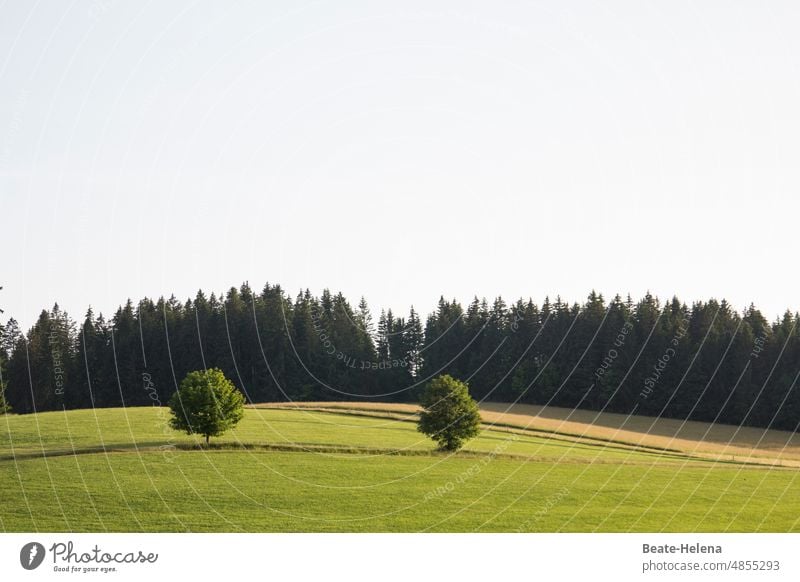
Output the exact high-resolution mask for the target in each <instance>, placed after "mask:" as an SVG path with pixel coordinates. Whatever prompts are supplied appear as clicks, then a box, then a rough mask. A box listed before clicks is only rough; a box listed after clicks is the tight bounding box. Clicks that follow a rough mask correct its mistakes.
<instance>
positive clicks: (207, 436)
mask: <svg viewBox="0 0 800 582" xmlns="http://www.w3.org/2000/svg"><path fill="white" fill-rule="evenodd" d="M208 438H209V435H206V446H208Z"/></svg>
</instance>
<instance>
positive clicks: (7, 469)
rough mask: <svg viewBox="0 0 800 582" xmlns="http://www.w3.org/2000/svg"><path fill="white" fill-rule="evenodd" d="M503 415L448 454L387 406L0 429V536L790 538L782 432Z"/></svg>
mask: <svg viewBox="0 0 800 582" xmlns="http://www.w3.org/2000/svg"><path fill="white" fill-rule="evenodd" d="M499 406H500V405H487V406H486V407H484V409H483V411H482V414H483V417H484V420H485V421H486V422H487V423H488V424H486V426H485V428H484V431H483V432H482V434H481V436H480V437H479V438H477V439H475V440H473V441H471V442H470V443H468V445H467V447H466V448H465V450H464V451H462V452H460V453H458V454H455V455H446V454H442V453H438V452H435V451H434V450H433V444H432V443H431V441H429V440H427V439H425V438H424V437H423V436H422V435H420V434H419V433H417V432H416V430H415V425H414V423H413V422H412V421H413V418H414V413H415V408H414V407H410V406H405V405H397V404H384V405H369V404H367V405H365V404H364V403H357V404H356V403H352V404H345V403H306V404H304V405H303V406H302V407H286V406H280V405H263V406H260V407H257V408H250V409H248V410H247V411H246V415H245V418H244V420H243V421H242V422H241V424H240V425H239V426H238V427H237V429H236V430H235V431H232V432H231V433H229V434H227V435H225V436H224V437H222V438H219V439H213V440H212V447H211V448H210V449H201V448H199V446H198V445H199V442H198V441H197V440H195V439H194V438H191V437H188V436H186V435H180V434H178V433H175V432H173V431H171V430H169V429H167V428H166V426H165V421H166V419H167V417H168V415H167V412H166V410H165V409H159V408H128V409H106V410H80V411H70V412H67V413H57V412H53V413H41V414H38V415H26V416H16V415H8V416H5V417H0V530H3V531H248V532H253V531H275V532H286V531H512V532H514V531H526V532H531V531H541V532H548V531H570V532H575V531H581V532H584V531H777V532H785V531H800V524H799V523H798V516H800V479H798V478H797V477H798V476H800V472H799V470H798V469H797V468H796V467H794V465H795V464H796V463H795V460H796V459H797V456H796V455H797V442H796V441H795V440H793V439H794V437H793V435H791V434H789V433H780V432H768V433H765V432H764V431H755V432H754V431H753V429H746V430H745V429H742V431H739V432H736V434H733V432H732V431H734V430H735V429H731V428H730V427H710V426H708V425H700V424H699V423H693V424H692V425H690V426H689V427H688V428H687V427H686V426H685V425H684V426H679V423H678V425H675V426H672V425H670V424H666V425H665V424H660V425H658V426H656V427H653V428H652V429H651V430H650V432H649V433H648V432H647V431H646V430H644V427H647V426H649V425H652V419H644V418H641V417H639V418H635V419H627V421H626V423H625V424H622V426H621V427H620V423H622V420H621V419H616V418H614V417H615V416H616V415H607V416H604V417H599V418H596V419H594V421H592V419H591V418H587V417H584V416H576V415H571V416H569V415H567V414H566V413H562V412H560V411H558V409H555V410H550V409H548V410H547V411H541V410H536V409H533V408H516V409H513V410H509V411H507V410H505V407H504V408H498V407H499ZM581 414H584V413H581ZM587 414H592V415H593V414H594V413H587ZM589 421H592V422H589ZM671 422H674V421H671ZM695 425H696V426H695ZM730 435H733V437H732V438H731V436H730ZM703 436H705V438H704V439H701V438H699V437H703ZM693 438H694V439H696V440H693ZM784 441H786V444H785V445H784V446H783V447H780V446H778V445H779V444H780V443H781V442H784ZM731 445H733V446H731Z"/></svg>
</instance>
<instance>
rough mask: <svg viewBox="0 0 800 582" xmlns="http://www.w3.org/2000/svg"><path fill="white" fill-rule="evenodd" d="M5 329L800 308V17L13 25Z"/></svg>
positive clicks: (529, 16)
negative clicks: (582, 310) (624, 299)
mask: <svg viewBox="0 0 800 582" xmlns="http://www.w3.org/2000/svg"><path fill="white" fill-rule="evenodd" d="M0 14H2V16H1V17H0V249H2V250H0V285H2V286H3V287H4V289H3V290H2V291H0V308H2V309H4V310H5V315H4V316H3V317H4V318H5V319H7V318H8V317H9V316H13V317H15V318H16V319H17V320H18V321H20V322H21V323H22V325H23V327H24V328H27V327H28V326H30V325H32V323H33V322H34V321H35V318H36V317H37V315H38V313H39V312H40V311H41V310H42V309H43V308H49V307H50V306H52V304H53V303H55V302H56V301H57V302H58V303H59V304H60V305H61V306H62V307H63V308H65V309H66V310H67V311H68V312H69V313H70V314H71V315H72V316H73V317H75V318H77V319H79V320H80V319H82V317H83V314H84V313H85V311H86V309H87V307H88V306H89V305H92V306H93V308H94V309H95V312H97V311H102V312H104V313H105V314H108V313H109V312H111V311H113V310H114V309H115V308H116V307H117V306H118V305H119V304H120V303H123V302H124V301H125V300H126V299H127V298H128V297H130V298H132V299H134V300H137V299H138V298H141V297H143V296H150V297H158V296H159V295H170V294H172V293H174V294H175V295H176V296H177V297H178V298H179V299H185V298H186V297H189V296H194V294H195V293H196V291H197V290H198V289H199V288H202V289H204V290H205V291H206V292H211V291H217V292H219V291H222V290H225V289H227V288H228V287H230V286H231V285H237V286H238V285H239V284H241V283H242V282H243V281H249V282H250V285H251V286H252V287H254V288H255V289H260V288H261V287H262V286H263V285H264V283H266V282H270V283H280V284H281V285H282V286H283V287H284V288H285V289H286V290H287V291H289V292H290V293H291V294H292V295H294V294H295V293H296V292H297V291H298V290H299V289H301V288H309V289H311V291H312V292H313V293H319V292H321V291H322V289H324V288H326V287H327V288H330V289H332V290H334V291H342V292H343V293H344V294H345V296H347V297H348V298H350V299H351V301H352V302H353V303H356V302H357V301H358V298H359V297H361V296H362V295H363V296H365V297H366V299H367V301H368V302H369V304H370V306H371V307H372V309H373V311H375V312H377V311H379V310H380V308H392V309H393V310H394V311H395V312H396V313H407V310H408V308H409V307H410V306H411V305H414V306H415V308H416V309H417V310H418V311H421V312H422V313H428V312H429V311H431V310H432V309H433V308H434V306H435V304H436V302H437V300H438V298H439V296H440V295H444V296H446V297H454V298H457V299H459V300H462V301H468V300H470V299H471V298H472V296H473V295H478V296H486V297H488V298H490V299H491V298H492V297H494V296H496V295H502V296H503V297H504V298H506V299H507V300H513V299H516V298H518V297H525V298H527V297H533V298H534V300H536V301H537V302H541V300H542V299H543V298H544V297H545V296H546V295H550V296H551V297H554V296H555V295H557V294H560V295H561V296H562V297H563V298H564V299H566V300H568V301H582V300H584V299H585V297H586V296H587V295H588V293H589V292H590V291H591V290H592V289H596V290H597V291H599V292H602V293H604V294H605V295H606V296H607V297H611V296H613V295H614V294H615V293H617V292H619V293H621V294H623V295H624V294H626V293H630V294H631V295H632V296H633V297H634V298H636V297H640V296H641V295H643V294H644V293H645V292H646V291H647V290H650V291H651V292H652V293H654V294H656V295H658V296H660V297H662V298H669V297H671V296H672V295H678V296H679V297H680V298H681V299H684V300H685V301H687V302H691V301H694V300H707V299H709V298H711V297H715V298H727V299H728V300H729V301H730V302H731V303H732V304H733V305H734V306H735V307H736V308H739V309H741V308H744V307H745V306H747V305H748V304H749V303H750V302H754V303H755V304H756V305H757V306H758V307H760V308H761V309H762V311H763V312H764V314H765V315H766V316H767V317H768V318H770V319H772V318H774V317H777V316H778V315H779V314H781V313H782V312H783V311H784V310H785V309H787V308H789V309H791V310H792V311H796V310H800V277H799V276H798V275H797V262H796V248H797V240H798V239H797V232H798V228H797V227H798V209H800V202H799V201H798V193H800V164H798V160H800V108H799V107H798V106H797V104H798V103H800V36H799V35H797V34H796V29H797V23H798V22H800V3H797V2H788V1H787V2H769V3H763V2H756V1H753V2H730V1H724V2H713V1H707V2H697V3H694V2H643V1H640V0H635V1H630V2H613V1H612V2H602V3H600V2H568V3H567V2H560V1H557V0H553V1H538V2H464V1H461V2H429V1H427V2H413V1H412V2H407V1H404V2H387V3H375V2H332V1H328V2H303V1H296V0H292V1H290V2H237V3H232V2H181V1H173V2H144V1H142V2H138V1H137V2H123V1H121V0H90V1H74V2H62V1H55V0H52V1H42V2H29V1H27V0H26V1H22V0H19V1H10V2H5V3H3V4H2V5H1V6H0Z"/></svg>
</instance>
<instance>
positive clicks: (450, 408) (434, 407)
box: [417, 374, 481, 451]
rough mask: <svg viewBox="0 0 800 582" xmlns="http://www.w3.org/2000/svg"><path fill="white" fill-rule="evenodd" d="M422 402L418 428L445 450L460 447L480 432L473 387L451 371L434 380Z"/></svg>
mask: <svg viewBox="0 0 800 582" xmlns="http://www.w3.org/2000/svg"><path fill="white" fill-rule="evenodd" d="M420 405H421V406H422V412H421V413H420V415H419V423H418V425H417V430H419V432H421V433H423V434H425V435H427V436H429V437H431V438H432V439H433V440H434V441H435V442H436V443H437V444H438V445H439V448H440V449H441V450H443V451H457V450H458V449H460V448H461V447H462V446H463V445H464V443H465V442H466V441H468V440H469V439H471V438H474V437H476V436H478V433H479V432H480V426H481V415H480V412H479V411H478V404H477V403H476V402H475V400H473V399H472V397H471V396H470V395H469V387H468V386H467V385H466V384H465V383H464V382H461V381H459V380H456V379H455V378H453V377H452V376H450V375H447V374H445V375H443V376H438V377H436V378H434V379H433V380H431V381H430V382H429V383H428V386H427V387H426V388H425V391H424V392H423V393H422V398H420Z"/></svg>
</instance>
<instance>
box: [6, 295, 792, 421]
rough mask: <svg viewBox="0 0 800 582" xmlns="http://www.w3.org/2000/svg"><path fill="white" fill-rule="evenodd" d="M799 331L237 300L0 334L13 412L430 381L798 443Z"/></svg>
mask: <svg viewBox="0 0 800 582" xmlns="http://www.w3.org/2000/svg"><path fill="white" fill-rule="evenodd" d="M798 319H800V315H798V314H796V313H795V314H792V313H790V312H786V313H785V314H784V316H783V317H782V318H779V319H778V320H776V321H773V322H771V323H770V322H768V321H767V320H766V319H765V318H764V316H763V315H762V314H761V313H760V312H759V311H758V310H757V309H756V308H755V307H754V306H752V305H751V306H750V307H749V308H747V309H745V310H744V311H742V312H738V311H737V310H736V309H734V308H732V307H731V305H730V304H729V303H728V302H726V301H725V300H722V301H717V300H714V299H712V300H709V301H706V302H702V301H698V302H694V303H692V304H691V306H687V305H686V304H685V303H683V302H681V301H680V300H678V299H677V298H673V299H671V300H669V301H667V302H664V303H663V304H662V302H661V301H660V300H659V299H657V298H655V297H653V296H652V295H651V294H649V293H648V294H646V295H645V296H644V297H643V298H641V299H639V300H638V301H636V302H634V301H633V300H632V299H631V298H630V297H627V298H625V299H623V298H621V297H620V296H616V297H614V298H613V299H612V300H611V301H606V300H605V299H604V297H603V296H602V295H600V294H598V293H595V292H592V293H591V294H590V295H589V296H588V298H587V300H586V301H585V302H584V303H583V304H578V303H573V304H568V303H565V302H562V301H561V300H560V299H559V298H557V299H556V300H555V301H552V302H551V301H550V300H549V299H545V300H544V302H542V303H541V304H540V305H539V304H537V303H534V302H533V301H532V300H531V299H528V300H523V299H519V300H517V301H516V302H513V303H506V302H505V301H504V300H503V299H502V298H499V297H498V298H497V299H495V300H494V301H493V302H491V303H489V302H487V301H486V300H485V299H482V300H481V299H478V298H475V299H474V300H473V301H472V302H470V303H469V304H467V305H466V306H464V305H462V304H461V303H459V302H458V301H456V300H449V301H448V300H445V299H444V298H441V299H440V300H439V303H438V305H437V307H436V310H435V311H434V312H433V313H431V314H430V315H428V316H427V318H425V319H424V321H423V319H422V318H421V317H420V315H419V314H418V313H417V312H416V311H415V310H414V309H413V308H412V309H411V310H410V312H409V313H408V314H407V315H406V316H404V317H402V316H397V315H395V314H394V313H392V311H391V310H389V311H381V312H380V314H378V315H376V316H373V314H372V313H371V311H370V309H369V306H368V305H367V302H366V301H365V300H364V299H363V298H362V299H361V301H359V302H358V304H357V305H355V306H353V305H352V304H351V303H350V302H349V301H348V300H347V299H346V298H345V297H344V296H343V295H342V294H341V293H337V294H333V293H331V292H330V291H328V290H325V291H323V292H322V294H321V295H320V296H318V297H317V296H314V295H312V294H311V293H310V292H309V291H308V290H306V291H303V292H301V293H299V294H297V295H296V296H295V297H294V298H292V297H291V296H290V295H289V294H287V293H286V292H285V291H284V290H283V289H282V288H281V287H280V286H279V285H269V284H267V285H266V286H265V287H264V288H263V289H262V290H261V291H260V292H256V291H254V290H253V289H251V288H250V286H249V285H248V284H244V285H242V286H241V287H239V288H236V287H231V288H230V289H229V290H228V291H227V292H226V293H224V294H221V295H219V296H217V295H216V294H214V293H212V294H211V295H210V296H207V295H206V294H204V293H203V292H202V291H200V292H198V293H197V295H196V296H195V298H194V299H187V300H186V301H185V302H183V303H182V302H180V301H178V300H177V299H176V298H175V297H174V296H173V297H170V298H169V299H165V298H160V299H158V300H157V301H154V300H152V299H148V298H145V299H142V300H141V301H139V302H138V303H133V302H132V301H130V300H128V301H127V302H126V303H125V305H123V306H120V307H119V308H118V309H117V311H116V312H115V313H114V314H113V316H111V317H110V318H109V319H105V318H104V317H103V315H102V314H100V315H95V313H94V312H93V311H92V310H91V309H89V310H88V312H87V313H86V315H85V317H84V318H83V322H82V323H77V322H75V321H73V320H72V319H71V318H70V317H69V316H68V314H67V313H65V312H64V311H63V310H62V309H60V308H59V307H58V305H55V306H54V307H53V308H52V309H50V310H43V311H42V312H41V314H40V315H39V318H38V320H37V321H36V323H35V324H34V325H33V326H32V327H31V329H30V330H28V331H27V333H23V332H22V330H20V329H19V326H18V324H17V323H16V321H15V320H14V319H10V320H8V322H7V324H6V325H5V326H4V327H3V328H2V329H0V374H2V383H3V387H4V392H5V402H7V404H8V405H9V406H10V407H11V409H12V411H13V412H16V413H28V412H33V411H45V410H61V409H63V408H67V409H70V408H87V407H116V406H142V405H161V404H166V403H167V402H168V401H169V399H170V397H171V396H172V394H173V393H174V392H175V391H176V390H177V387H178V384H179V382H180V380H181V379H182V378H183V377H184V376H185V375H186V374H187V373H188V372H190V371H192V370H202V369H207V368H219V369H220V370H222V371H223V372H224V374H225V376H227V377H228V378H231V379H232V380H233V381H234V382H235V384H236V385H237V386H238V387H239V388H240V389H241V390H242V392H243V393H244V396H245V398H246V400H247V401H248V402H266V401H285V400H367V399H370V400H379V401H417V400H418V398H419V396H420V394H421V390H422V388H423V386H424V385H425V384H426V383H427V382H428V381H429V380H430V379H431V378H433V377H435V376H438V375H440V374H450V375H451V376H453V377H455V378H459V379H461V380H464V381H466V382H468V384H469V388H470V393H471V395H472V396H473V397H474V398H475V399H477V400H479V401H481V400H487V401H500V402H521V403H530V404H546V405H552V406H563V407H570V408H581V409H590V410H598V411H600V410H603V411H608V412H619V413H624V414H631V413H633V414H645V415H651V416H664V417H671V418H679V419H692V420H703V421H711V422H722V423H729V424H737V425H738V424H744V425H752V426H760V427H771V428H781V429H786V430H796V429H797V427H798V422H800V393H799V392H798V389H797V381H798V374H800V339H798V333H797V323H798Z"/></svg>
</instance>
